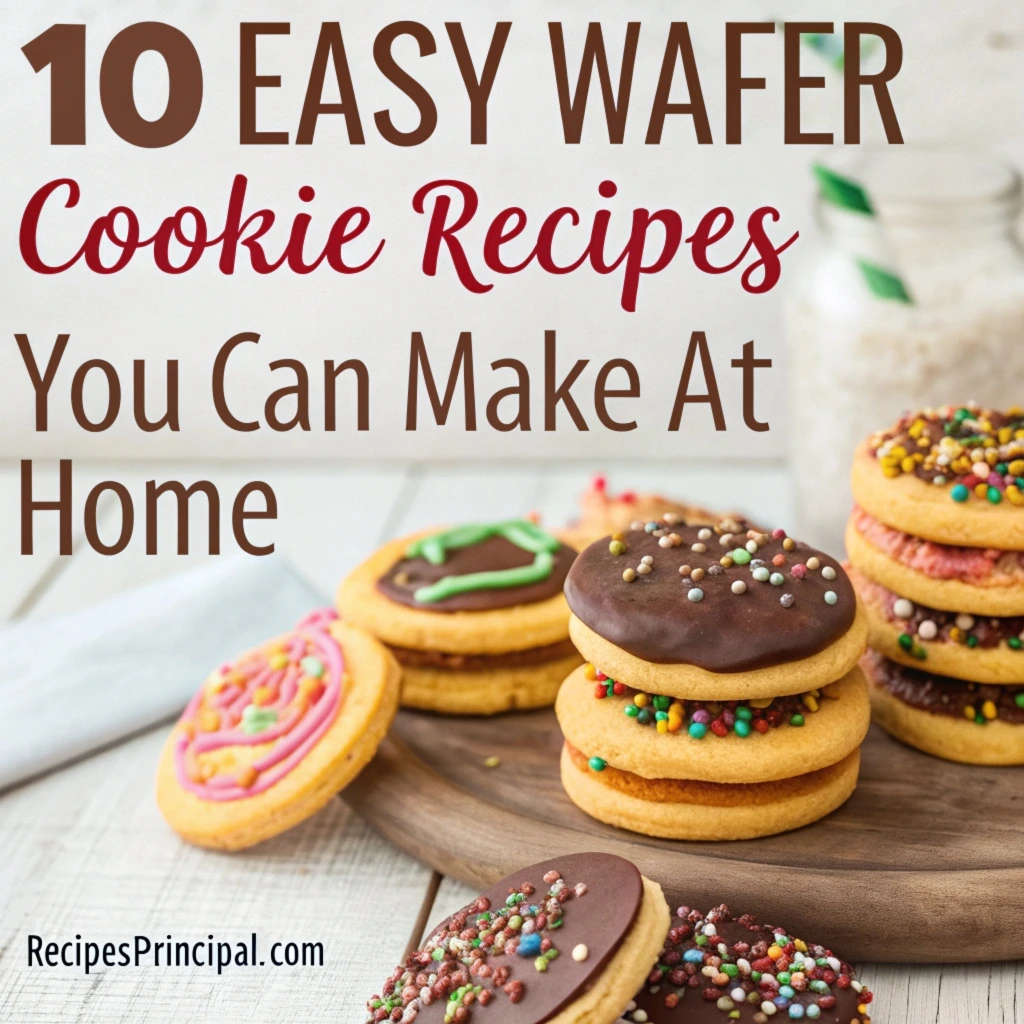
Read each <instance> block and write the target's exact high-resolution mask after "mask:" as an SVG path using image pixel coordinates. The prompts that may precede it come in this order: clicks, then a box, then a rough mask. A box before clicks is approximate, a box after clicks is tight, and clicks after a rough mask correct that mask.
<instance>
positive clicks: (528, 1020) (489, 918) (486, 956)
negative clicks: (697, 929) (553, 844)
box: [366, 853, 669, 1024]
mask: <svg viewBox="0 0 1024 1024" xmlns="http://www.w3.org/2000/svg"><path fill="white" fill-rule="evenodd" d="M668 926H669V911H668V905H667V904H666V902H665V897H664V896H663V895H662V892H661V887H660V886H659V885H658V884H657V883H656V882H652V881H650V880H649V879H647V878H644V877H643V876H642V875H641V874H640V872H639V871H637V869H636V868H635V867H634V866H633V865H632V864H631V863H630V862H629V861H627V860H624V859H623V858H621V857H616V856H613V855H612V854H607V853H576V854H566V855H565V856H562V857H556V858H553V859H552V860H548V861H544V862H542V863H540V864H534V865H533V866H532V867H528V868H523V869H522V870H520V871H517V872H515V873H514V874H512V875H509V876H508V877H507V878H503V879H502V880H501V881H500V882H497V883H495V884H494V885H493V886H491V887H490V888H489V889H488V890H487V891H486V892H484V893H483V894H482V895H481V896H479V897H477V899H475V900H473V902H471V903H470V904H468V905H467V906H466V907H464V908H463V909H462V910H460V911H458V912H457V913H456V914H454V915H452V916H451V917H450V918H447V919H446V920H444V921H442V922H441V923H440V924H439V925H437V926H436V927H434V928H432V929H431V930H430V931H429V932H428V933H427V934H428V935H429V938H428V939H427V941H426V943H425V944H424V945H423V947H422V948H420V949H419V950H416V951H415V952H413V953H410V954H409V955H408V956H407V957H406V958H405V960H404V962H403V963H401V964H399V966H398V967H396V968H395V969H394V971H392V973H391V975H390V977H389V978H388V979H387V982H386V983H385V985H384V988H383V990H382V991H381V993H380V994H378V995H375V996H373V997H372V998H371V999H369V1000H368V1001H367V1004H366V1013H367V1016H366V1020H367V1024H374V1022H378V1021H383V1020H388V1019H390V1018H391V1014H392V1013H393V1012H394V1011H395V1010H396V1009H397V1010H399V1011H402V1012H403V1014H409V1013H410V1011H411V1012H412V1013H413V1014H414V1015H415V1018H416V1021H417V1022H418V1024H444V1021H446V1020H448V1019H449V1017H448V1015H447V1014H448V1011H449V1007H450V1005H451V1003H452V994H454V993H457V992H460V991H462V990H464V993H463V995H462V997H461V1005H462V1007H464V1008H465V1009H466V1011H467V1013H466V1014H465V1016H464V1019H465V1020H466V1021H467V1022H468V1021H470V1020H475V1019H477V1014H479V1019H480V1020H481V1021H482V1020H484V1019H485V1018H486V1020H487V1021H493V1022H494V1024H612V1022H613V1021H614V1020H615V1018H616V1016H617V1015H618V1013H619V1012H620V1010H621V1008H622V1007H623V1006H625V1005H626V1004H627V1003H628V1001H629V999H630V998H631V997H632V995H633V993H634V992H636V990H637V989H638V988H639V987H640V986H641V985H642V984H643V982H644V979H645V978H646V977H647V975H648V974H649V972H650V970H651V967H652V966H653V965H654V962H655V960H656V959H657V957H658V953H659V951H660V949H661V948H662V944H663V943H664V940H665V935H666V933H667V932H668ZM467 931H471V932H475V933H476V937H475V938H474V939H469V938H467V937H466V933H467ZM476 939H481V940H482V941H480V942H479V943H477V942H476ZM468 949H472V950H473V951H474V954H475V956H474V962H475V964H476V969H475V971H473V972H472V973H471V972H470V969H469V967H468V966H467V960H466V952H467V950H468ZM478 951H479V952H478ZM480 953H482V955H480ZM481 965H482V966H484V967H487V968H489V970H488V971H487V972H482V971H481ZM424 973H429V974H430V975H431V976H435V977H436V982H435V983H434V985H433V986H432V987H431V989H430V996H429V1000H428V998H427V997H426V996H425V995H424V988H425V986H424V985H423V983H422V981H421V980H420V978H421V976H422V975H423V974H424ZM405 1019H411V1017H408V1016H406V1017H405Z"/></svg>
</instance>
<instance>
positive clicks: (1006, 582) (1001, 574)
mask: <svg viewBox="0 0 1024 1024" xmlns="http://www.w3.org/2000/svg"><path fill="white" fill-rule="evenodd" d="M853 525H854V527H855V528H856V530H857V532H858V533H859V534H860V535H861V536H862V537H863V538H864V539H865V540H867V541H869V542H870V543H871V544H873V545H874V546H875V547H876V548H879V549H880V550H881V551H884V552H885V553H886V554H887V555H888V556H889V557H890V558H892V559H894V560H895V561H897V562H899V563H900V564H901V565H905V566H906V567H907V568H908V569H915V570H916V571H917V572H920V573H924V575H925V576H928V577H930V578H931V579H933V580H963V581H964V582H965V583H971V584H974V585H975V586H989V587H1010V586H1015V585H1017V584H1020V583H1024V552H1020V551H1000V550H999V549H998V548H967V547H954V546H952V545H949V544H936V543H935V542H934V541H930V540H922V539H921V538H920V537H914V536H912V535H911V534H909V533H903V532H902V531H901V530H894V529H893V528H892V527H890V526H886V525H885V524H884V523H880V522H879V521H878V520H877V519H875V517H874V516H871V515H869V514H868V513H867V512H865V511H864V509H862V508H860V507H859V506H854V510H853Z"/></svg>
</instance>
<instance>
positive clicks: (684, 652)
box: [555, 514, 870, 840]
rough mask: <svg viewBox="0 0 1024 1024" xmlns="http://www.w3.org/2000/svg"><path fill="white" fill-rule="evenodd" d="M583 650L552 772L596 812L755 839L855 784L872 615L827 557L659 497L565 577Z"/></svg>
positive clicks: (649, 830) (625, 822)
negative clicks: (680, 515)
mask: <svg viewBox="0 0 1024 1024" xmlns="http://www.w3.org/2000/svg"><path fill="white" fill-rule="evenodd" d="M565 589H566V596H567V599H568V602H569V607H570V608H571V609H572V612H573V618H572V619H571V620H570V626H569V628H570V632H571V634H572V637H573V640H574V641H575V643H576V645H577V646H578V647H579V649H580V652H581V653H582V654H583V655H584V656H585V657H586V658H588V659H589V662H588V664H587V665H585V666H583V667H582V668H579V669H577V670H576V671H575V672H573V673H572V674H571V675H570V676H569V677H568V678H567V679H566V681H565V682H564V683H563V684H562V689H561V690H560V692H559V695H558V700H557V702H556V705H555V712H556V714H557V715H558V721H559V725H560V726H561V729H562V732H563V734H564V736H565V746H564V749H563V752H562V764H561V777H562V785H563V786H564V788H565V791H566V793H567V794H568V795H569V797H570V799H571V800H572V801H573V802H574V803H575V804H576V805H577V806H578V807H580V808H581V809H582V810H584V811H586V813H588V814H590V815H591V816H592V817H594V818H597V819H598V820H600V821H603V822H606V823H607V824H610V825H616V826H618V827H620V828H625V829H629V830H631V831H634V832H640V833H643V834H645V835H651V836H659V837H663V838H666V839H708V840H714V839H752V838H756V837H758V836H766V835H772V834H774V833H777V832H784V831H787V830H789V829H793V828H799V827H801V826H803V825H807V824H810V823H811V822H813V821H817V820H818V819H819V818H821V817H823V816H824V815H826V814H829V813H830V812H831V811H834V810H835V809H836V808H837V807H839V806H840V805H841V804H842V803H843V802H844V801H845V800H846V799H847V798H848V797H849V796H850V794H851V793H852V792H853V789H854V787H855V786H856V784H857V776H858V771H859V768H860V745H861V743H862V742H863V740H864V736H865V734H866V732H867V728H868V724H869V718H870V707H869V702H868V692H867V684H866V682H865V680H864V677H863V674H862V672H861V670H860V669H859V668H858V667H857V660H858V658H859V657H860V655H861V654H862V653H863V651H864V646H865V638H866V633H867V627H866V624H865V621H864V616H863V613H862V612H861V611H860V609H859V606H858V603H857V598H856V595H855V593H854V590H853V587H852V585H851V583H850V580H849V578H848V577H847V575H846V573H845V572H844V571H843V568H842V566H841V565H840V564H839V563H838V562H837V561H836V560H835V559H833V558H830V557H829V556H828V555H825V554H824V553H822V552H820V551H816V550H815V549H813V548H809V547H808V546H807V545H804V544H801V543H800V542H798V541H796V540H794V539H793V538H791V537H789V536H788V535H787V534H786V533H785V531H783V530H775V531H774V532H772V533H770V534H766V533H763V532H761V531H759V530H757V529H754V528H751V527H748V526H747V525H746V524H745V523H740V522H738V521H736V520H723V521H722V522H720V523H719V524H718V525H717V526H705V527H697V526H691V527H687V526H683V525H681V524H679V523H678V522H677V521H676V517H675V516H673V515H672V514H667V515H665V516H663V517H662V518H661V519H659V520H652V521H651V522H649V523H647V524H645V526H644V528H643V529H642V530H631V531H628V532H626V533H623V534H618V535H615V534H613V535H612V536H611V537H609V538H606V539H604V540H601V541H598V542H596V543H594V544H591V545H590V546H589V547H588V548H586V549H585V550H584V551H583V552H582V553H581V554H580V555H579V557H578V558H577V560H576V562H575V563H574V565H573V568H572V569H571V570H570V572H569V576H568V578H567V579H566V587H565Z"/></svg>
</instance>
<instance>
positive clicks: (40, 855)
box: [0, 463, 1024, 1024]
mask: <svg viewBox="0 0 1024 1024" xmlns="http://www.w3.org/2000/svg"><path fill="white" fill-rule="evenodd" d="M75 468H76V489H77V494H76V498H77V499H78V501H79V502H80V501H81V499H82V497H83V496H84V493H85V490H86V488H87V486H89V485H90V484H91V482H94V481H97V480H101V479H105V478H110V477H113V478H115V479H118V480H121V481H123V482H125V483H126V484H127V485H128V486H129V488H131V489H132V490H133V493H136V494H138V493H141V487H142V484H143V482H144V480H145V479H146V478H147V475H149V474H146V473H144V472H143V471H142V469H141V468H139V467H137V466H133V465H131V464H126V465H110V464H94V465H90V464H76V467H75ZM607 468H608V469H609V472H610V474H611V477H612V480H613V483H614V484H615V486H617V487H619V486H622V487H625V486H630V487H633V486H637V487H640V486H642V487H645V488H650V489H654V490H663V491H665V492H667V493H677V494H684V495H686V496H687V497H688V498H690V499H692V500H694V501H700V502H703V503H706V504H708V505H710V506H712V507H715V506H719V507H729V508H733V507H738V508H740V509H744V508H746V509H756V511H757V514H758V518H759V519H760V520H761V521H762V522H772V523H785V522H787V521H788V520H789V519H790V518H791V514H792V507H791V503H790V496H789V489H788V487H787V486H786V481H785V477H784V474H783V472H782V470H781V469H779V468H777V467H772V466H767V467H765V466H749V467H747V466H742V465H738V466H737V465H731V466H730V467H728V469H727V470H723V469H716V468H714V467H708V466H698V467H694V468H692V469H682V470H680V469H679V468H673V467H669V466H665V465H649V466H645V465H643V464H636V463H632V464H629V465H616V464H612V465H610V466H608V467H607ZM39 471H40V467H38V466H37V472H39ZM43 471H44V472H45V473H47V474H49V477H48V479H50V480H51V481H55V467H52V466H50V467H43ZM205 476H212V477H213V478H214V479H216V481H217V483H218V485H219V486H220V487H221V489H222V493H227V492H229V491H230V486H231V485H232V484H234V485H238V484H241V483H242V482H244V481H246V480H249V479H251V478H253V477H262V478H265V479H270V480H271V481H272V482H273V485H274V488H275V491H276V492H277V495H278V499H279V507H280V519H279V522H278V523H276V524H260V525H261V528H262V535H257V534H256V533H255V531H254V532H253V536H254V538H255V539H256V540H258V541H265V540H266V539H268V538H270V537H273V538H274V539H275V541H276V542H277V544H278V550H280V551H281V552H283V553H284V554H285V555H286V556H287V557H288V558H290V559H291V561H292V562H293V563H294V564H295V565H296V566H297V567H298V568H299V569H300V571H302V572H303V573H304V574H305V575H306V576H307V577H308V579H309V580H310V581H311V582H312V583H313V584H314V585H315V586H317V587H318V588H319V589H320V590H321V591H322V592H323V593H324V595H325V596H329V595H331V594H332V593H333V590H334V588H335V586H336V585H337V582H338V580H339V579H340V578H341V576H342V575H343V574H344V573H345V572H346V571H347V570H348V569H349V568H350V567H351V566H352V565H353V564H354V563H355V562H356V561H358V560H359V559H360V558H361V557H362V556H363V555H364V554H365V553H366V552H368V551H369V550H371V549H372V548H373V547H374V546H375V545H376V544H378V543H379V542H380V541H381V540H383V539H384V538H386V537H388V536H391V535H393V534H395V533H398V532H401V531H405V530H411V529H415V528H417V527H421V526H426V525H429V524H431V523H437V522H443V521H451V520H456V519H460V518H474V517H487V516H499V515H501V516H504V515H509V514H514V513H525V512H528V511H533V510H536V511H539V512H541V514H542V515H543V516H544V517H545V520H546V521H547V522H549V523H552V524H559V523H562V522H564V521H565V520H566V519H568V518H570V517H571V516H572V515H573V513H574V510H575V502H576V497H577V495H578V493H579V491H580V490H581V489H582V488H583V486H585V484H586V481H587V478H588V476H589V469H588V467H585V466H582V465H579V464H567V463H551V464H545V465H544V466H540V467H538V466H532V465H526V464H524V465H519V466H516V465H511V466H497V465H495V464H493V463H492V464H481V465H479V466H476V465H466V464H460V465H458V466H445V465H438V466H427V467H423V466H418V467H410V466H405V465H397V464H396V465H384V466H381V467H378V468H367V466H366V464H365V463H361V464H358V465H355V464H352V465H346V464H336V465H329V466H325V465H312V464H311V465H308V466H303V465H301V464H300V465H298V466H295V465H290V466H288V467H274V466H273V465H272V464H271V465H269V466H268V464H266V463H263V464H261V466H260V467H255V466H246V465H244V464H237V465H232V464H227V465H221V466H219V467H216V468H211V464H210V463H205V464H203V465H201V466H200V465H196V466H189V465H176V464H167V465H164V466H162V467H161V477H162V478H170V477H175V478H177V479H181V480H183V481H186V482H187V481H189V480H192V479H197V478H199V477H205ZM38 479H39V480H40V481H42V480H43V479H44V477H43V476H39V477H38ZM18 493H19V485H18V467H17V466H16V465H14V464H12V463H0V559H2V562H0V621H3V620H5V619H10V618H14V617H29V618H38V617H44V616H50V615H54V614H58V613H61V612H66V611H72V610H75V609H77V608H81V607H84V606H86V605H88V604H90V603H93V602H95V601H97V600H100V599H101V598H103V597H105V596H108V595H110V594H113V593H116V592H118V591H121V590H123V589H125V588H128V587H131V586H134V585H137V584H140V583H143V582H147V581H149V580H153V579H155V578H158V577H159V576H161V575H164V574H167V573H169V572H173V571H176V570H180V569H181V568H183V567H185V566H186V565H189V564H196V563H197V562H198V561H200V560H202V559H203V558H204V557H208V556H204V555H201V554H192V555H189V556H188V557H179V556H178V555H176V554H174V553H173V543H172V542H173V539H174V538H173V529H172V527H171V524H170V523H169V522H167V523H165V524H164V529H163V530H162V532H161V537H160V540H161V551H162V553H161V554H159V555H157V556H146V555H145V554H143V553H142V549H141V545H140V544H137V543H134V544H133V545H132V547H130V548H129V550H128V551H126V552H125V553H124V554H122V555H120V556H118V557H116V558H104V557H102V556H100V555H97V554H96V553H95V552H93V551H91V550H89V549H88V548H87V546H86V545H83V544H82V543H81V542H79V543H78V544H77V545H76V553H75V554H74V556H73V557H71V558H58V557H55V556H54V555H53V551H54V549H55V536H56V522H55V519H56V517H55V516H43V517H41V518H40V519H39V521H38V524H37V531H38V532H37V543H38V546H37V551H38V553H37V554H36V555H35V556H34V557H31V558H26V557H21V556H19V555H18V554H17V545H18V540H17V538H18V516H17V501H18ZM115 512H116V510H115V509H114V508H113V507H112V506H111V505H110V503H108V504H107V506H106V507H105V509H104V513H105V516H104V525H105V526H106V528H108V529H111V530H112V531H116V527H117V524H116V522H114V521H113V520H114V517H115ZM196 520H197V521H196V522H195V523H194V524H193V545H194V547H193V550H196V549H197V547H198V545H199V544H200V542H201V536H200V534H201V524H200V523H199V521H198V520H199V517H196ZM225 540H227V537H225ZM224 547H225V550H226V551H228V550H231V544H230V543H227V542H226V543H225V545H224ZM163 737H164V730H163V729H158V730H154V731H152V732H149V733H146V734H144V735H141V736H137V737H133V738H130V739H128V740H126V741H125V742H124V743H121V744H119V745H117V746H115V747H114V748H112V749H108V750H105V751H103V752H101V753H98V754H96V755H94V756H92V757H90V758H88V759H85V760H82V761H80V762H78V763H76V764H73V765H70V766H67V767H65V768H63V769H62V770H59V771H56V772H53V773H51V774H49V775H47V776H45V777H44V778H41V779H38V780H36V781H34V782H30V783H28V784H26V785H23V786H21V787H19V788H17V789H14V790H12V791H10V792H8V793H6V794H4V795H2V796H0V1020H10V1021H12V1022H17V1024H56V1022H63V1021H72V1020H73V1021H78V1022H83V1024H92V1022H96V1024H100V1022H103V1024H106V1022H116V1021H125V1022H136V1021H139V1022H147V1024H150V1022H152V1024H165V1022H166V1024H172V1022H173V1024H179V1022H181V1021H190V1022H192V1021H196V1022H200V1021H210V1022H213V1021H216V1022H217V1024H234V1022H247V1024H248V1022H263V1021H267V1022H270V1021H273V1022H281V1024H287V1022H292V1021H295V1022H302V1024H309V1022H316V1021H321V1020H323V1021H327V1020H359V1019H361V1013H362V1006H363V1003H364V1001H365V999H366V998H367V996H369V995H370V994H372V993H373V992H374V991H376V990H377V989H378V988H379V985H380V983H381V982H382V980H383V979H384V977H385V976H386V975H387V973H388V972H389V970H390V968H391V966H392V965H393V963H394V962H396V961H397V960H398V959H399V958H400V957H401V955H402V954H403V951H404V950H405V948H406V946H407V944H408V943H409V942H411V941H415V940H417V939H418V938H419V935H420V932H421V930H422V928H423V926H424V924H428V923H430V922H432V921H434V920H438V919H440V918H441V917H443V916H444V915H445V914H447V913H449V912H450V911H451V910H453V909H455V908H457V907H458V906H461V905H462V904H463V903H464V902H465V901H466V900H467V899H468V898H469V897H471V896H472V895H475V893H471V892H470V891H469V890H467V889H466V888H465V887H464V886H462V885H461V884H459V883H458V882H456V881H454V880H452V879H449V878H443V879H439V878H438V877H437V876H436V875H434V874H432V872H431V871H430V870H429V869H427V868H425V867H423V866H422V865H420V864H418V863H417V862H416V861H415V860H413V859H412V858H410V857H408V856H406V855H405V854H403V853H401V852H399V851H398V850H397V849H395V848H394V847H392V846H391V845H390V844H388V843H386V842H385V841H384V840H382V839H379V838H378V837H377V836H375V835H374V834H373V833H372V832H371V831H370V830H369V828H368V827H367V826H366V825H365V824H363V822H362V821H361V820H360V819H359V818H357V817H356V816H355V815H354V814H353V813H352V812H351V811H349V810H348V809H347V808H346V807H345V805H344V804H343V803H342V802H341V801H334V802H333V803H332V805H331V806H330V807H329V808H327V809H326V810H325V811H323V812H322V813H321V814H319V815H317V816H316V817H315V818H314V819H312V820H311V821H309V822H307V823H306V824H305V825H303V826H301V827H300V828H297V829H295V830H293V831H292V832H290V833H288V834H287V835H284V836H281V837H278V838H277V839H275V840H273V841H271V842H269V843H266V844H264V845H263V846H261V847H259V848H257V849H256V850H253V851H249V852H247V853H244V854H240V855H234V856H227V855H222V854H216V853H210V852H207V851H203V850H198V849H193V848H191V847H189V846H187V845H186V844H184V843H182V842H180V841H178V839H177V838H176V837H175V836H174V835H173V834H172V833H171V832H170V831H169V830H168V829H167V828H166V826H165V825H164V824H163V822H162V820H161V819H160V816H159V814H158V813H157V810H156V807H155V804H154V801H153V798H152V784H153V770H154V766H155V763H156V759H157V754H158V751H159V749H160V746H161V744H162V742H163ZM438 883H440V884H438ZM211 931H212V932H214V933H215V934H216V935H218V937H223V938H235V937H237V938H238V939H245V938H247V936H248V935H249V933H250V932H253V931H255V932H257V933H258V934H259V936H260V939H261V942H262V943H264V947H263V948H264V949H265V948H266V944H268V943H270V942H272V941H275V940H285V941H287V940H293V939H295V940H300V941H303V940H311V941H322V942H323V943H324V945H325V955H326V965H325V967H324V968H323V969H322V970H315V969H309V968H307V969H300V968H294V969H289V968H279V969H270V968H265V969H246V968H234V969H230V970H229V971H228V972H225V974H224V975H223V976H221V977H217V975H216V973H214V972H211V971H209V970H205V969H193V970H190V969H167V970H161V969H157V968H140V969H139V970H134V969H131V968H122V969H108V970H99V971H97V972H95V973H94V974H92V975H91V976H90V977H88V978H86V977H84V976H83V975H82V974H81V973H79V972H78V971H76V970H75V969H67V968H58V969H52V970H41V969H39V968H35V969H31V970H30V969H28V968H27V967H26V965H25V958H26V953H25V951H26V942H27V935H28V934H29V933H35V934H40V935H44V936H46V937H47V938H48V939H60V940H62V941H67V940H70V939H73V938H74V937H75V935H82V936H83V937H86V938H89V939H92V940H94V941H106V940H116V941H125V939H129V938H130V937H131V936H133V935H135V934H136V933H138V934H146V935H150V936H154V937H160V936H162V935H166V934H168V933H170V934H172V935H173V936H174V937H175V938H177V939H185V938H188V939H192V940H195V939H197V938H201V937H203V936H205V935H206V934H208V933H209V932H211ZM957 941H958V937H957V936H956V935H955V934H951V935H950V952H951V955H952V956H955V952H956V948H957ZM863 972H864V977H865V980H866V981H867V982H868V984H869V985H870V986H871V988H872V989H873V990H874V991H875V994H876V995H875V1003H874V1005H873V1008H872V1009H873V1018H874V1020H875V1021H876V1022H879V1024H882V1022H890V1024H1021V1022H1024V963H1021V962H1017V963H1006V964H981V965H956V964H953V965H947V966H941V967H940V966H936V967H910V966H900V965H881V964H868V965H865V966H864V968H863Z"/></svg>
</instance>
